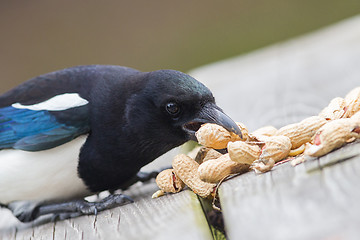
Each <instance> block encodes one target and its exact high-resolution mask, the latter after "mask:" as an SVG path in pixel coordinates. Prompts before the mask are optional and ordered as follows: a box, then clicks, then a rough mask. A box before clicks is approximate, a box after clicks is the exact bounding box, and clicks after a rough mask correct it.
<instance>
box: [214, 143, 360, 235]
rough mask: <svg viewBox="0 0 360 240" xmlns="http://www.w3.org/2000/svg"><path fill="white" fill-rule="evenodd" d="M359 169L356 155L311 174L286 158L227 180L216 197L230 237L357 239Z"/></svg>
mask: <svg viewBox="0 0 360 240" xmlns="http://www.w3.org/2000/svg"><path fill="white" fill-rule="evenodd" d="M357 147H358V148H360V144H357ZM341 150H342V149H341ZM340 154H341V153H340ZM333 156H335V155H334V154H333ZM336 157H337V156H336ZM315 161H316V160H315ZM359 171H360V156H359V155H358V156H356V157H353V158H350V159H349V158H348V159H347V160H346V161H342V162H339V163H338V164H335V165H331V166H328V167H325V168H321V169H319V170H318V171H312V172H311V173H310V174H309V173H308V172H307V171H306V167H305V165H304V164H301V165H298V166H296V167H295V168H294V167H292V166H291V165H290V164H289V163H286V164H283V165H279V166H277V167H275V169H274V170H273V171H271V172H268V173H265V174H259V175H258V174H255V173H254V172H250V173H247V174H245V175H242V176H238V177H236V178H234V179H232V180H230V181H227V182H225V183H224V184H223V185H222V186H221V188H220V199H221V203H222V209H223V214H224V218H225V225H226V228H227V234H228V236H229V239H238V238H239V237H240V236H241V237H242V238H244V239H355V238H356V237H358V236H359V234H360V229H359V224H360V208H359V207H358V206H357V205H358V202H359V201H360V191H359V190H358V186H359V184H360V175H359V174H358V172H359Z"/></svg>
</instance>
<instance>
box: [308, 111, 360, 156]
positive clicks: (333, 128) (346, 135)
mask: <svg viewBox="0 0 360 240" xmlns="http://www.w3.org/2000/svg"><path fill="white" fill-rule="evenodd" d="M359 137H360V124H359V122H358V121H355V120H354V119H351V118H342V119H336V120H333V121H331V122H328V123H327V124H325V125H324V126H322V127H321V128H320V129H319V130H318V132H317V133H316V135H315V137H314V140H313V144H309V145H308V146H307V147H306V149H305V152H304V153H305V155H309V156H313V157H319V156H323V155H325V154H327V153H329V152H331V151H332V150H334V149H336V148H339V147H341V146H343V145H344V144H346V143H348V142H352V141H354V140H355V139H356V138H359Z"/></svg>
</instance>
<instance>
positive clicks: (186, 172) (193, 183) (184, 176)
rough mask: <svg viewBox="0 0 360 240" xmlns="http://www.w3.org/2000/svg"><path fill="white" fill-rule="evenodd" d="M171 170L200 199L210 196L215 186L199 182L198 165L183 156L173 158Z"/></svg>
mask: <svg viewBox="0 0 360 240" xmlns="http://www.w3.org/2000/svg"><path fill="white" fill-rule="evenodd" d="M172 166H173V169H174V171H175V173H176V175H177V176H179V178H180V179H181V180H182V181H183V182H184V183H185V184H186V185H187V186H188V187H189V188H190V189H191V190H192V191H193V192H194V193H195V194H197V195H199V196H200V197H202V198H206V197H209V196H211V194H212V193H213V191H214V188H215V186H216V185H215V184H211V183H207V182H204V181H201V180H200V176H199V173H198V168H199V164H198V163H197V162H195V161H194V160H193V159H192V158H190V157H188V156H186V155H185V154H180V155H177V156H175V157H174V160H173V162H172Z"/></svg>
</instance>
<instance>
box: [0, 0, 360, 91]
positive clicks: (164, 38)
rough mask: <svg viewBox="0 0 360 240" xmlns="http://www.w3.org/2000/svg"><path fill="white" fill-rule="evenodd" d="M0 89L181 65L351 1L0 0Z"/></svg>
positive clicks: (306, 27) (316, 20)
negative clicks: (118, 69)
mask: <svg viewBox="0 0 360 240" xmlns="http://www.w3.org/2000/svg"><path fill="white" fill-rule="evenodd" d="M0 6H1V7H0V31H1V38H0V69H1V85H0V92H4V91H6V90H9V89H10V88H11V87H14V86H16V85H17V84H19V83H21V82H23V81H25V80H27V79H29V78H31V77H34V76H37V75H40V74H43V73H46V72H50V71H54V70H57V69H61V68H65V67H70V66H74V65H84V64H116V65H124V66H129V67H134V68H137V69H139V70H143V71H150V70H156V69H164V68H172V69H176V70H181V71H188V70H190V69H192V68H196V67H198V66H201V65H204V64H207V63H210V62H214V61H218V60H221V59H225V58H229V57H232V56H236V55H239V54H242V53H245V52H249V51H251V50H254V49H257V48H260V47H263V46H266V45H269V44H272V43H275V42H278V41H283V40H285V39H288V38H292V37H294V36H297V35H301V34H304V33H306V32H309V31H312V30H315V29H318V28H320V27H323V26H326V25H329V24H331V23H334V22H337V21H339V20H342V19H345V18H348V17H351V16H354V15H356V14H358V13H359V10H360V1H359V0H342V1H339V0H258V1H256V0H238V1H235V0H233V1H219V0H217V1H215V0H197V1H190V0H182V1H176V2H175V1H156V0H153V1H145V0H139V1H137V0H132V1H75V0H73V1H70V0H62V1H49V0H34V1H10V0H2V1H1V2H0Z"/></svg>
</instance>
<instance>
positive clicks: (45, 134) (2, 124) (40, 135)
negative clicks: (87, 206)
mask: <svg viewBox="0 0 360 240" xmlns="http://www.w3.org/2000/svg"><path fill="white" fill-rule="evenodd" d="M57 114H59V113H57ZM85 119H86V117H85ZM88 131H89V125H88V122H87V121H86V120H85V121H81V122H79V124H73V123H72V124H67V123H64V122H60V121H59V120H58V118H57V117H56V116H55V115H54V114H52V112H50V111H46V110H40V111H34V110H29V109H18V108H14V107H12V106H9V107H4V108H0V149H4V148H14V149H21V150H26V151H40V150H45V149H49V148H53V147H56V146H59V145H61V144H63V143H65V142H68V141H70V140H72V139H74V138H75V137H77V136H79V135H81V134H84V133H86V132H88Z"/></svg>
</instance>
